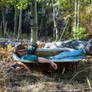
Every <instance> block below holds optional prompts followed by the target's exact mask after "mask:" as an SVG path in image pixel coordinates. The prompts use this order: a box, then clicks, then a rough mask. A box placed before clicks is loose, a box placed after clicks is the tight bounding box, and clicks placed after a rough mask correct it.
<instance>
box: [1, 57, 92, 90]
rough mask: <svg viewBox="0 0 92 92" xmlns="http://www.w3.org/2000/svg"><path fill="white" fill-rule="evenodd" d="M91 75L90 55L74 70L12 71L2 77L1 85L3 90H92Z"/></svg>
mask: <svg viewBox="0 0 92 92" xmlns="http://www.w3.org/2000/svg"><path fill="white" fill-rule="evenodd" d="M91 76H92V57H91V56H88V57H87V59H85V60H83V61H80V62H79V64H78V67H77V69H76V70H72V71H67V72H61V73H51V74H43V73H41V72H36V71H34V72H32V73H29V72H27V71H13V72H10V73H9V74H8V76H7V78H6V79H3V78H0V86H1V89H2V91H1V92H5V91H4V90H6V92H92V91H91V87H92V77H91ZM4 77H6V76H4ZM1 79H2V81H3V83H1Z"/></svg>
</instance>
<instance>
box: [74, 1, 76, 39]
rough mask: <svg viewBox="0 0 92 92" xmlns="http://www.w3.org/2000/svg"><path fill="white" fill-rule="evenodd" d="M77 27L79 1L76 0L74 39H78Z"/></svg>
mask: <svg viewBox="0 0 92 92" xmlns="http://www.w3.org/2000/svg"><path fill="white" fill-rule="evenodd" d="M76 27H77V0H75V30H74V39H76V37H75V35H76Z"/></svg>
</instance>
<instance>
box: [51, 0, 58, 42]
mask: <svg viewBox="0 0 92 92" xmlns="http://www.w3.org/2000/svg"><path fill="white" fill-rule="evenodd" d="M53 4H54V2H53V0H52V5H53ZM55 16H56V15H55V7H54V6H53V22H54V28H53V38H55V39H56V40H58V38H59V37H58V29H57V23H56V20H55Z"/></svg>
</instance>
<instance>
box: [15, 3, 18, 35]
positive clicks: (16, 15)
mask: <svg viewBox="0 0 92 92" xmlns="http://www.w3.org/2000/svg"><path fill="white" fill-rule="evenodd" d="M14 9H15V14H14V36H15V35H16V33H17V19H18V14H17V13H18V11H17V7H16V5H14Z"/></svg>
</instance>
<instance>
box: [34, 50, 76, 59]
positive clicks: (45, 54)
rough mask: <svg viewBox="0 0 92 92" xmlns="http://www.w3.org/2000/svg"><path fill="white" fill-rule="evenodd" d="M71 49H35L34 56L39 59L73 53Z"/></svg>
mask: <svg viewBox="0 0 92 92" xmlns="http://www.w3.org/2000/svg"><path fill="white" fill-rule="evenodd" d="M74 50H75V49H71V48H37V50H36V52H35V54H36V55H38V56H40V57H49V56H54V55H57V54H59V53H60V52H64V51H74Z"/></svg>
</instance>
